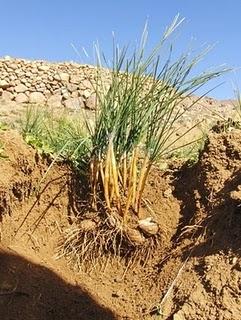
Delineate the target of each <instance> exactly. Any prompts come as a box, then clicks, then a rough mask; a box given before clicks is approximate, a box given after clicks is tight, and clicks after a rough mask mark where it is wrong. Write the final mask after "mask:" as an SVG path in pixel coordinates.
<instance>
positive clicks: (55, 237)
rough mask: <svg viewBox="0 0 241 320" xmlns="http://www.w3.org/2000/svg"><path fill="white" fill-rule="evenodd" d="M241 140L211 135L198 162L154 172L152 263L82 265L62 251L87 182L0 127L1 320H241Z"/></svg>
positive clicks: (236, 135) (149, 196)
mask: <svg viewBox="0 0 241 320" xmlns="http://www.w3.org/2000/svg"><path fill="white" fill-rule="evenodd" d="M240 137H241V133H240V131H239V130H233V131H231V132H230V133H228V134H227V133H226V134H222V133H215V132H213V133H212V134H210V136H209V139H208V141H207V143H206V146H205V148H204V150H203V152H202V153H201V155H200V159H199V161H198V163H197V164H196V165H194V166H192V167H189V166H187V165H183V166H181V165H175V166H173V167H172V168H170V169H168V170H165V172H164V171H160V170H158V169H155V170H153V172H152V174H151V177H150V179H149V182H148V185H147V187H146V190H145V195H144V199H145V204H146V205H145V206H144V207H143V210H144V211H146V212H148V213H149V215H152V216H154V217H155V220H156V221H157V222H158V224H159V226H160V237H159V240H158V242H157V243H156V247H155V248H153V249H152V252H151V254H150V255H149V256H148V257H147V258H148V259H146V257H142V258H141V259H139V260H134V261H131V263H130V261H129V260H126V259H121V258H120V257H118V256H112V257H111V256H109V258H108V259H106V257H105V256H103V259H102V260H101V259H99V260H98V261H97V262H96V264H95V265H94V266H92V267H89V266H90V263H89V262H86V265H83V267H82V268H81V269H80V270H77V269H76V268H75V265H74V263H72V262H71V261H70V260H68V259H66V258H65V257H59V250H58V248H59V245H60V244H61V239H62V238H63V235H64V232H65V231H66V230H67V229H68V228H71V226H72V217H73V214H74V212H75V211H76V208H78V205H80V203H79V201H80V199H79V198H78V195H79V190H81V187H82V186H81V184H82V182H81V181H79V180H78V179H76V178H77V177H76V175H75V174H74V173H73V172H72V171H71V170H70V168H69V167H68V165H67V164H55V165H54V166H53V167H52V168H51V169H50V170H48V168H49V165H50V162H49V160H48V159H44V158H42V157H41V156H40V155H38V154H37V153H36V151H35V150H34V149H32V148H31V147H30V146H28V145H26V144H25V142H24V141H23V139H22V138H21V137H20V136H19V134H18V133H17V132H16V131H13V130H8V131H5V132H2V133H0V141H1V142H2V144H3V149H4V155H5V156H6V157H7V158H2V159H0V319H4V320H10V319H11V320H13V319H16V320H17V319H18V320H28V319H29V320H33V319H34V320H46V319H47V320H48V319H50V320H52V319H56V320H57V319H63V320H65V319H66V320H67V319H68V320H78V319H81V320H82V319H86V320H87V319H93V320H94V319H133V320H134V319H135V320H138V319H147V320H148V319H158V320H161V319H174V320H193V319H200V320H201V319H202V320H203V319H204V320H205V319H206V320H214V319H221V320H231V319H232V320H240V319H241V316H240V315H241V256H240V254H241V236H240V235H241V170H240V168H241V139H240ZM46 172H47V174H46ZM143 261H145V262H146V263H145V264H144V263H143Z"/></svg>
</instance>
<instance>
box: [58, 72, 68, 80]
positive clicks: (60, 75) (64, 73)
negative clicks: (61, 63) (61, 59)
mask: <svg viewBox="0 0 241 320" xmlns="http://www.w3.org/2000/svg"><path fill="white" fill-rule="evenodd" d="M59 77H60V80H61V81H65V82H68V81H69V74H68V73H66V72H61V73H60V74H59Z"/></svg>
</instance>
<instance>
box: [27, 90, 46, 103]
mask: <svg viewBox="0 0 241 320" xmlns="http://www.w3.org/2000/svg"><path fill="white" fill-rule="evenodd" d="M29 102H30V103H44V102H45V96H44V95H43V94H42V93H41V92H31V93H30V95H29Z"/></svg>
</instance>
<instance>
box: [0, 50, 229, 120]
mask: <svg viewBox="0 0 241 320" xmlns="http://www.w3.org/2000/svg"><path fill="white" fill-rule="evenodd" d="M103 73H104V79H106V81H107V82H108V79H109V77H110V74H109V72H108V70H106V69H105V70H103ZM95 78H96V68H95V67H94V66H90V65H80V64H77V63H69V62H64V63H50V62H47V61H31V60H25V59H15V58H11V57H9V56H6V57H4V58H2V59H0V117H1V118H4V119H5V120H6V118H8V117H9V116H11V115H12V116H15V115H16V114H18V113H19V112H20V111H21V110H22V109H23V106H24V105H26V103H37V104H42V105H48V106H53V107H56V108H62V107H63V108H66V109H69V110H70V111H71V110H72V111H73V110H78V109H80V108H86V109H94V107H95V101H96V97H95V94H94V88H93V86H94V84H95ZM194 99H197V98H196V97H192V98H190V99H187V101H185V102H184V104H183V108H186V107H187V106H189V105H190V104H191V103H192V102H193V100H194ZM232 112H233V105H232V103H231V101H218V100H215V99H213V98H210V97H204V98H202V99H201V100H199V101H198V103H197V104H196V105H195V106H194V107H193V108H191V110H190V112H188V114H187V115H185V118H184V125H186V124H190V123H192V120H193V118H195V119H198V120H205V122H210V121H212V120H213V119H215V120H216V119H220V116H221V117H225V118H226V117H228V116H230V115H231V114H232Z"/></svg>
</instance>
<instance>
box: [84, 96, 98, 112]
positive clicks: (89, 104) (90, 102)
mask: <svg viewBox="0 0 241 320" xmlns="http://www.w3.org/2000/svg"><path fill="white" fill-rule="evenodd" d="M96 106H97V97H96V94H92V95H91V96H90V97H89V98H88V99H86V101H85V107H86V108H87V109H90V110H95V109H96Z"/></svg>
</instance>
